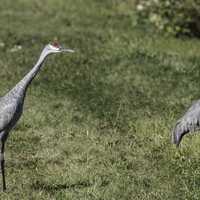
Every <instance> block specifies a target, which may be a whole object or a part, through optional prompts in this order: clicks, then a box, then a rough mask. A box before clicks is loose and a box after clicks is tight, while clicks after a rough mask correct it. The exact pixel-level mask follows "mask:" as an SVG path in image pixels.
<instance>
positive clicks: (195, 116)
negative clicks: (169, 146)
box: [172, 100, 200, 146]
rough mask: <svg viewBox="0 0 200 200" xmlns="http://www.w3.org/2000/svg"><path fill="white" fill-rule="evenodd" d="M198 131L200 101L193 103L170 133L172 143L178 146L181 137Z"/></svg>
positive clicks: (199, 125) (199, 126)
mask: <svg viewBox="0 0 200 200" xmlns="http://www.w3.org/2000/svg"><path fill="white" fill-rule="evenodd" d="M198 130H200V100H198V101H196V102H194V103H193V104H192V106H191V107H190V108H189V109H188V110H187V112H186V113H185V114H184V115H183V117H181V118H180V119H179V120H178V121H177V122H176V125H175V127H174V129H173V131H172V142H173V143H174V144H176V145H177V146H179V144H180V142H181V140H182V138H183V136H184V135H185V134H187V133H192V132H195V131H198Z"/></svg>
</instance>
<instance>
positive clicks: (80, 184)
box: [31, 181, 92, 192]
mask: <svg viewBox="0 0 200 200" xmlns="http://www.w3.org/2000/svg"><path fill="white" fill-rule="evenodd" d="M91 186H92V184H91V183H89V182H85V181H83V182H78V183H74V184H68V183H63V184H55V185H53V184H52V185H51V184H46V183H42V182H39V181H36V182H35V183H33V184H32V185H31V188H32V189H34V190H45V191H47V192H55V191H60V190H66V189H69V190H70V189H82V188H87V187H91Z"/></svg>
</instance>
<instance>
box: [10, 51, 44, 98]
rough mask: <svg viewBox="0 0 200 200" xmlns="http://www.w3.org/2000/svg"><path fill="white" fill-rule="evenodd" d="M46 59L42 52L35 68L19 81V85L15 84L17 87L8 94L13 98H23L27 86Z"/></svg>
mask: <svg viewBox="0 0 200 200" xmlns="http://www.w3.org/2000/svg"><path fill="white" fill-rule="evenodd" d="M46 57H47V54H44V53H43V52H42V53H41V55H40V58H39V59H38V61H37V63H36V64H35V66H34V67H33V68H32V69H31V70H30V71H29V72H28V74H26V75H25V76H24V78H23V79H22V80H21V81H19V83H17V85H16V86H15V87H14V88H13V89H12V90H11V91H10V92H9V94H11V95H15V96H18V95H19V96H24V95H25V93H26V90H27V88H28V86H29V85H30V84H31V82H32V80H33V79H34V78H35V76H36V75H37V74H38V72H39V71H40V68H41V66H42V64H43V62H44V60H45V58H46Z"/></svg>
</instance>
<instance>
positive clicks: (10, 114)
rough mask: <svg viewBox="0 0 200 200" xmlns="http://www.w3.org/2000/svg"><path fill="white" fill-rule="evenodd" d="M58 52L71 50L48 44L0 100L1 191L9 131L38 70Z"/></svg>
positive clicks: (19, 115) (16, 119)
mask: <svg viewBox="0 0 200 200" xmlns="http://www.w3.org/2000/svg"><path fill="white" fill-rule="evenodd" d="M60 52H71V53H73V52H74V51H73V50H71V49H65V48H62V47H61V46H60V45H59V44H58V43H54V44H48V45H46V46H45V48H44V49H43V51H42V53H41V55H40V57H39V59H38V61H37V63H36V65H35V66H34V67H33V68H32V69H31V70H30V72H29V73H28V74H26V75H25V77H24V78H23V79H22V80H21V81H19V83H17V84H16V86H15V87H14V88H13V89H11V90H10V91H9V92H8V93H7V94H6V95H5V96H3V97H1V98H0V165H1V174H2V181H3V191H4V190H6V181H5V172H4V168H5V167H4V162H5V159H4V149H5V142H6V140H7V138H8V136H9V133H10V131H11V130H12V129H13V128H14V127H15V125H16V123H17V122H18V120H19V119H20V117H21V115H22V112H23V104H24V99H25V96H26V91H27V88H28V86H29V85H30V84H31V82H32V80H33V79H34V77H35V76H36V75H37V73H38V72H39V71H40V68H41V66H42V64H43V62H44V60H45V59H46V57H47V56H48V55H50V54H54V53H60Z"/></svg>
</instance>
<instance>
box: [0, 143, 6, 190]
mask: <svg viewBox="0 0 200 200" xmlns="http://www.w3.org/2000/svg"><path fill="white" fill-rule="evenodd" d="M4 144H5V141H1V149H0V150H1V152H0V162H1V174H2V180H3V191H5V190H6V180H5V171H4V163H5V160H4Z"/></svg>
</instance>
